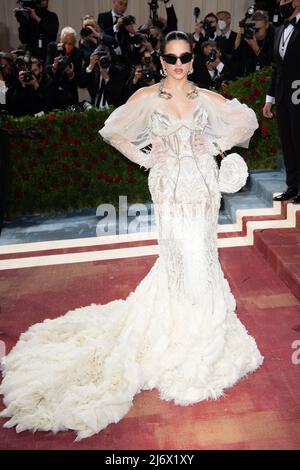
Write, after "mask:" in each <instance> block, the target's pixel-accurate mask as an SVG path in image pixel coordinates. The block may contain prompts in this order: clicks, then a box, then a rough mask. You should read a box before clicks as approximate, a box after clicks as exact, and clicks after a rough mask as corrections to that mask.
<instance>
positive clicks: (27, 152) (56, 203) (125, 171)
mask: <svg viewBox="0 0 300 470" xmlns="http://www.w3.org/2000/svg"><path fill="white" fill-rule="evenodd" d="M111 110H112V109H111ZM111 110H110V111H98V110H96V109H92V110H90V111H87V112H85V113H78V114H74V113H71V112H61V111H57V112H53V113H51V114H48V115H45V116H43V117H39V118H33V117H27V116H26V117H22V118H17V119H13V120H10V121H8V123H7V124H6V126H8V127H13V128H20V129H22V128H26V127H30V128H34V129H35V128H36V129H38V130H40V131H41V132H42V135H41V136H40V137H38V138H34V139H27V138H26V139H25V138H13V139H12V171H11V181H10V194H9V202H8V216H7V219H10V218H11V217H12V216H16V215H25V214H34V213H45V212H52V211H55V212H57V211H64V210H71V209H80V208H86V207H97V206H98V205H99V204H102V203H112V204H114V205H115V206H117V205H118V202H119V195H125V196H127V197H128V202H136V201H145V200H147V199H149V198H150V194H149V191H148V188H147V180H146V178H147V175H148V172H145V171H143V170H142V169H141V168H140V167H139V166H138V165H135V164H134V163H132V162H130V161H129V160H128V159H127V158H125V157H124V156H123V155H121V154H120V153H119V152H118V151H117V150H116V149H114V148H113V147H111V146H109V145H107V144H106V143H104V142H103V140H102V138H101V136H100V135H99V134H98V130H99V129H100V128H101V127H103V122H104V121H105V119H106V118H107V116H108V115H109V114H110V112H111Z"/></svg>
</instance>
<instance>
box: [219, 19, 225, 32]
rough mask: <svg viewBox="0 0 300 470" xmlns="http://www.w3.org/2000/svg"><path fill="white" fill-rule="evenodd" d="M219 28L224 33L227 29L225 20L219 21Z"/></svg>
mask: <svg viewBox="0 0 300 470" xmlns="http://www.w3.org/2000/svg"><path fill="white" fill-rule="evenodd" d="M218 26H219V29H220V30H221V31H223V30H224V29H225V28H226V23H225V21H224V20H219V21H218Z"/></svg>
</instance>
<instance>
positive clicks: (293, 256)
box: [254, 212, 300, 300]
mask: <svg viewBox="0 0 300 470" xmlns="http://www.w3.org/2000/svg"><path fill="white" fill-rule="evenodd" d="M254 247H255V248H256V249H257V250H258V251H259V252H260V253H261V254H262V255H263V257H264V258H265V259H266V260H267V261H268V262H269V263H270V265H271V266H272V267H273V269H274V270H275V272H276V274H277V275H278V276H279V277H280V278H281V279H282V280H283V281H284V282H285V283H286V284H287V286H288V287H289V289H290V290H291V291H292V293H293V294H294V295H295V296H296V297H297V298H298V299H299V300H300V214H299V212H298V213H297V226H296V228H284V229H262V230H255V232H254Z"/></svg>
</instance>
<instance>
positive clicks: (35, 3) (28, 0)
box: [14, 0, 41, 23]
mask: <svg viewBox="0 0 300 470" xmlns="http://www.w3.org/2000/svg"><path fill="white" fill-rule="evenodd" d="M40 3H41V2H40V0H18V1H17V4H18V5H19V6H18V8H16V9H15V10H14V11H15V15H16V18H17V21H18V22H19V23H24V22H27V21H29V20H30V8H33V9H36V8H38V7H39V5H40Z"/></svg>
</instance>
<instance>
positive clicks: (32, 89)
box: [12, 57, 56, 116]
mask: <svg viewBox="0 0 300 470" xmlns="http://www.w3.org/2000/svg"><path fill="white" fill-rule="evenodd" d="M21 60H24V58H21V57H19V58H18V63H19V64H21ZM25 64H26V66H25V67H23V66H21V65H20V67H19V73H18V84H17V85H16V86H15V88H14V90H13V91H12V100H13V103H14V116H25V115H31V116H34V115H35V114H37V113H40V112H41V111H43V112H48V111H50V110H51V108H52V107H53V103H54V102H55V98H56V95H55V86H54V83H53V80H51V79H50V78H49V77H48V76H47V75H46V74H45V73H44V72H43V64H42V62H41V60H40V59H38V58H32V59H29V60H28V61H27V62H25Z"/></svg>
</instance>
